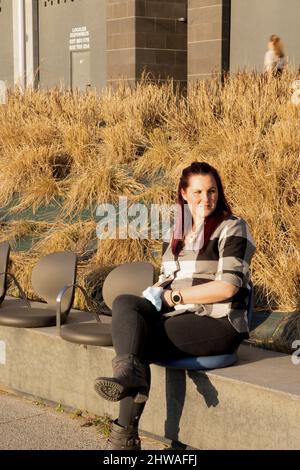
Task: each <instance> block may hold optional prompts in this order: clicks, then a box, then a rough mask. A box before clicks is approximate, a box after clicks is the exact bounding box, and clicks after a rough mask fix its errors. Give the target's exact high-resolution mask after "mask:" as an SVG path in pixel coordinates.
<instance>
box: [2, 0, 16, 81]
mask: <svg viewBox="0 0 300 470" xmlns="http://www.w3.org/2000/svg"><path fill="white" fill-rule="evenodd" d="M0 31H1V42H0V80H3V81H5V82H7V85H13V83H14V52H13V17H12V0H1V1H0Z"/></svg>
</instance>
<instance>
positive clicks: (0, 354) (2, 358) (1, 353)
mask: <svg viewBox="0 0 300 470" xmlns="http://www.w3.org/2000/svg"><path fill="white" fill-rule="evenodd" d="M5 363H6V355H5V342H4V341H0V364H2V365H4V364H5Z"/></svg>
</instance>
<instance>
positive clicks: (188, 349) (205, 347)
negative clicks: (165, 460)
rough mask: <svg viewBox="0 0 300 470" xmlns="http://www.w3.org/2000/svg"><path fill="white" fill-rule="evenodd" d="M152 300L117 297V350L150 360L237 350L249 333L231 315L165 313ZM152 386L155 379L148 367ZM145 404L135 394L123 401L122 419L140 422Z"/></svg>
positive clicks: (114, 309) (114, 326)
mask: <svg viewBox="0 0 300 470" xmlns="http://www.w3.org/2000/svg"><path fill="white" fill-rule="evenodd" d="M162 313H163V312H157V310H156V308H155V307H154V306H153V305H152V304H151V302H149V300H147V299H144V298H141V297H137V296H134V295H121V296H119V297H117V298H116V299H115V301H114V303H113V306H112V337H113V344H114V348H115V350H116V353H117V354H128V353H133V354H136V355H137V356H138V357H139V359H140V360H141V361H142V362H144V363H147V364H150V363H152V362H156V361H159V360H163V359H177V358H182V357H187V356H209V355H216V354H225V353H231V352H233V351H234V350H235V349H236V348H237V347H238V346H239V344H240V343H241V341H242V340H243V339H245V338H248V337H249V335H248V333H238V332H237V331H236V330H235V329H234V328H233V326H232V325H231V323H230V322H229V320H228V318H227V317H224V318H212V317H208V316H203V317H201V316H199V315H196V314H194V313H184V314H182V315H178V316H175V317H171V318H164V317H162ZM148 374H149V386H150V381H151V375H150V367H148ZM144 406H145V404H144V403H142V404H140V403H139V404H136V403H134V402H133V400H132V398H130V397H128V398H124V399H123V400H121V402H120V413H119V417H118V422H119V424H120V425H122V426H128V425H134V426H137V425H138V422H139V419H140V416H141V414H142V412H143V409H144Z"/></svg>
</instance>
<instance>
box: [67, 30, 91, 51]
mask: <svg viewBox="0 0 300 470" xmlns="http://www.w3.org/2000/svg"><path fill="white" fill-rule="evenodd" d="M89 48H90V33H89V31H88V30H87V29H86V26H80V27H79V28H72V32H71V33H70V39H69V49H70V51H80V50H83V49H89Z"/></svg>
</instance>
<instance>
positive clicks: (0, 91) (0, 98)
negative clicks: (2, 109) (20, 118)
mask: <svg viewBox="0 0 300 470" xmlns="http://www.w3.org/2000/svg"><path fill="white" fill-rule="evenodd" d="M6 91H7V88H6V85H5V82H3V81H2V80H0V104H6V100H7V93H6Z"/></svg>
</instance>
